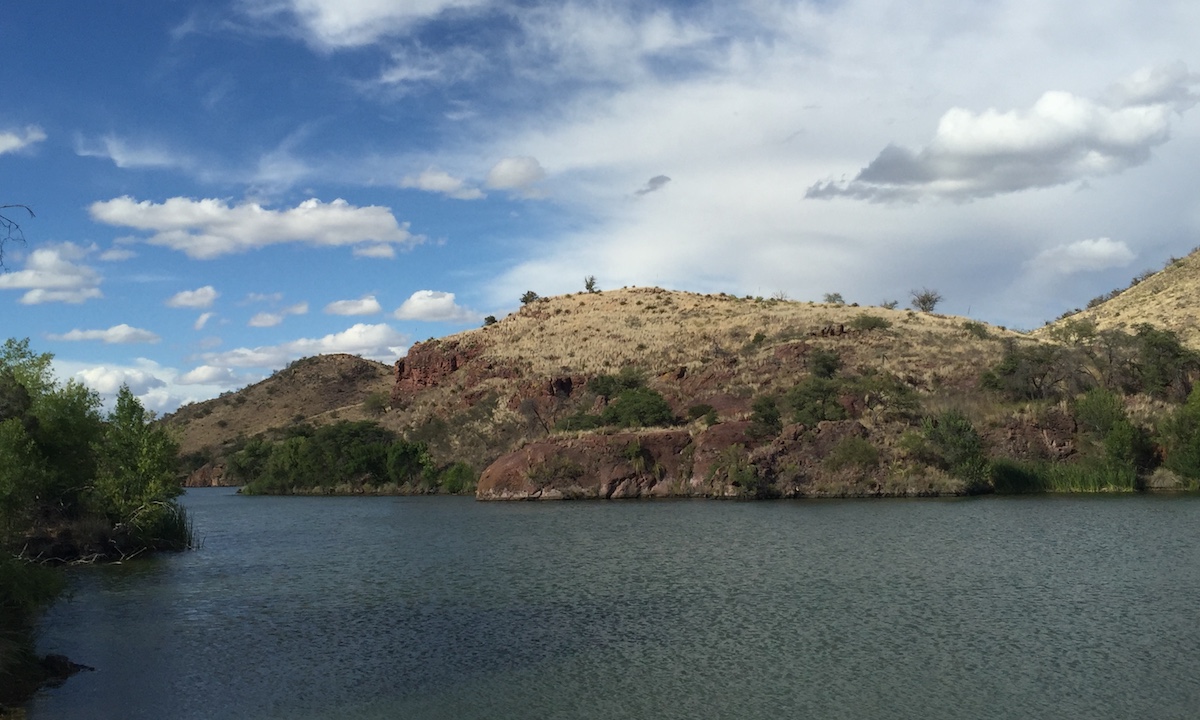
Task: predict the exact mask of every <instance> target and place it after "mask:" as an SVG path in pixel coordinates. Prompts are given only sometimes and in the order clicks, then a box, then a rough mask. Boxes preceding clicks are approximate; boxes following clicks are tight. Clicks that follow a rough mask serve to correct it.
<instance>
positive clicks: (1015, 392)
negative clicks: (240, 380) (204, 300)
mask: <svg viewBox="0 0 1200 720" xmlns="http://www.w3.org/2000/svg"><path fill="white" fill-rule="evenodd" d="M1196 262H1197V259H1196V258H1195V257H1194V256H1193V257H1189V258H1187V259H1185V260H1183V261H1179V262H1177V263H1175V264H1172V265H1171V266H1169V267H1168V269H1167V270H1166V271H1164V272H1163V273H1160V274H1159V276H1163V277H1165V280H1161V283H1160V280H1159V276H1155V277H1151V278H1148V279H1145V280H1143V281H1142V282H1140V283H1139V284H1138V285H1137V286H1136V287H1135V288H1134V289H1133V290H1137V289H1139V288H1142V287H1147V288H1150V289H1154V288H1156V287H1158V286H1159V284H1161V285H1162V287H1161V289H1159V290H1158V291H1157V292H1156V293H1155V297H1161V298H1168V297H1177V296H1180V297H1182V295H1179V293H1185V292H1186V291H1185V290H1180V289H1178V288H1176V287H1175V285H1179V284H1180V283H1181V282H1183V280H1184V279H1185V275H1184V273H1183V272H1181V271H1180V270H1179V268H1183V269H1185V270H1190V269H1191V268H1192V267H1193V266H1194V264H1195V263H1196ZM1192 277H1194V274H1190V275H1187V276H1186V278H1192ZM1190 282H1194V280H1190ZM1133 290H1130V291H1127V293H1125V294H1123V295H1122V296H1120V297H1117V298H1115V299H1111V300H1109V301H1108V302H1110V303H1115V302H1118V301H1121V302H1126V301H1127V299H1126V298H1124V295H1128V294H1130V293H1132V292H1133ZM528 300H529V301H528V302H526V303H525V304H524V305H523V306H522V307H521V309H520V310H519V311H517V312H515V313H512V314H510V315H509V316H507V317H505V318H503V319H501V320H499V321H498V322H494V323H492V324H488V325H485V326H484V327H481V328H476V329H473V330H468V331H465V332H462V333H458V334H456V335H451V336H448V337H445V338H441V339H437V340H431V341H429V342H425V343H418V344H416V345H414V346H413V347H412V348H411V350H410V351H409V353H408V355H407V356H406V357H405V358H402V359H400V360H399V362H398V363H397V365H396V367H395V368H389V367H387V366H384V365H380V364H378V363H371V362H369V361H364V360H361V359H357V358H350V357H348V356H328V357H317V358H307V359H305V360H301V361H298V362H296V363H293V365H292V366H289V368H287V369H285V370H283V371H280V372H279V373H277V374H276V375H275V376H274V377H272V378H270V379H268V380H266V381H263V382H262V383H258V384H257V385H253V386H250V387H248V388H246V389H243V390H241V391H239V392H237V393H232V394H228V395H227V396H224V397H222V398H217V399H214V400H210V401H207V402H205V403H198V404H195V405H192V406H188V407H185V408H182V409H181V410H180V411H179V412H178V413H176V414H175V415H174V416H171V417H169V418H167V422H168V423H169V424H171V425H173V426H175V427H176V428H177V429H178V431H179V433H180V436H181V438H182V440H181V443H182V446H183V449H184V451H185V453H187V454H189V457H190V461H191V465H192V466H193V467H195V466H199V465H201V464H202V463H203V462H204V461H211V464H210V465H209V466H208V467H206V468H205V472H202V473H200V474H198V475H197V476H196V478H198V481H199V482H201V483H207V482H210V481H212V480H213V479H214V478H215V479H216V480H217V481H220V480H221V479H222V477H224V479H225V481H244V480H248V479H253V478H252V477H249V476H255V477H257V476H261V475H263V474H264V473H266V474H270V473H269V472H268V471H267V468H268V465H269V462H268V461H269V460H270V459H271V453H272V451H273V448H275V447H276V446H277V445H279V443H280V442H285V441H286V442H288V443H290V445H289V448H290V449H289V450H288V452H289V453H291V455H289V456H288V457H287V458H284V457H283V454H282V453H276V455H275V457H274V461H273V462H274V463H275V464H274V465H273V466H271V467H274V468H275V471H274V472H275V475H274V476H273V477H274V480H273V481H272V482H273V483H274V484H268V485H269V487H266V489H267V490H268V491H273V492H280V491H283V492H287V491H297V492H330V491H335V492H363V491H366V492H374V491H384V492H423V491H433V490H437V489H439V486H440V489H441V490H443V491H444V490H446V489H447V487H453V489H456V490H460V489H463V488H469V487H472V486H473V481H474V480H475V479H476V478H480V484H479V486H478V492H479V496H480V497H486V498H510V497H511V498H519V497H573V496H581V497H591V496H601V497H620V496H648V495H703V496H732V495H736V496H746V495H748V496H760V497H761V496H779V495H783V496H806V495H913V494H942V493H967V492H987V491H992V490H1009V491H1020V490H1037V489H1075V490H1084V489H1110V490H1128V489H1134V488H1135V487H1143V486H1145V485H1147V484H1150V485H1162V486H1171V487H1176V486H1189V484H1192V480H1190V479H1189V478H1188V477H1187V476H1186V473H1181V472H1180V469H1181V468H1183V467H1184V466H1183V465H1182V464H1181V463H1182V460H1180V458H1182V457H1184V455H1185V454H1186V453H1183V451H1182V450H1180V449H1179V448H1180V447H1181V443H1182V444H1184V445H1186V441H1187V438H1185V437H1183V435H1186V433H1185V432H1184V431H1183V430H1179V429H1178V428H1177V427H1176V426H1177V425H1178V424H1179V422H1182V421H1179V422H1176V415H1178V414H1180V413H1182V412H1183V411H1182V410H1180V409H1179V408H1180V407H1182V406H1181V403H1182V402H1183V401H1184V400H1185V399H1186V398H1187V396H1188V390H1189V389H1190V386H1191V382H1192V379H1193V376H1194V375H1195V369H1196V367H1197V365H1196V362H1195V357H1194V355H1192V354H1191V351H1190V350H1188V349H1187V348H1186V347H1185V346H1184V345H1181V344H1180V343H1179V342H1178V341H1177V339H1176V336H1175V335H1173V334H1172V333H1171V332H1165V331H1163V330H1161V329H1160V330H1154V329H1153V328H1147V327H1141V328H1140V329H1139V324H1138V323H1132V320H1133V319H1134V318H1135V314H1134V311H1133V310H1131V309H1126V310H1121V311H1119V312H1120V317H1123V318H1125V321H1126V322H1127V323H1132V324H1128V325H1127V326H1126V328H1125V329H1124V330H1111V331H1110V330H1106V328H1105V326H1104V325H1102V323H1101V322H1100V321H1099V320H1096V321H1092V320H1091V318H1090V316H1085V315H1083V314H1081V315H1078V316H1075V317H1072V318H1068V319H1066V320H1064V321H1061V322H1060V323H1058V324H1056V325H1055V326H1052V327H1049V328H1047V329H1044V330H1043V331H1039V332H1038V333H1034V334H1031V335H1023V334H1020V333H1015V332H1012V331H1008V330H1006V329H1004V328H1000V327H994V326H990V325H987V324H986V323H982V322H978V321H974V320H970V319H967V318H962V317H952V316H944V315H938V314H935V313H932V312H917V311H914V310H899V309H885V308H879V307H856V306H847V305H842V304H821V303H811V302H793V301H788V300H784V299H764V298H753V297H742V298H738V297H733V296H729V295H724V294H717V295H701V294H696V293H688V292H680V291H668V290H663V289H659V288H625V289H620V290H610V291H604V292H581V293H577V294H573V295H563V296H558V297H551V298H536V299H535V298H532V297H530V298H528ZM1136 306H1137V304H1136V303H1133V304H1132V305H1129V306H1128V307H1136ZM1105 307H1106V304H1105V305H1101V306H1100V307H1098V308H1093V310H1094V311H1096V312H1097V313H1098V314H1099V313H1101V312H1103V311H1104V310H1105ZM1188 310H1190V308H1188V307H1178V306H1176V307H1175V311H1176V312H1175V314H1174V315H1172V314H1171V313H1165V311H1164V313H1159V314H1157V315H1154V316H1153V317H1150V316H1147V318H1148V319H1158V320H1160V321H1162V323H1161V324H1166V325H1168V327H1171V328H1172V329H1173V328H1180V329H1185V328H1186V327H1188V326H1189V323H1191V326H1193V327H1194V325H1195V317H1194V316H1193V317H1190V318H1185V317H1182V316H1183V315H1186V314H1187V313H1186V312H1185V311H1188ZM1156 312H1157V311H1156ZM1176 315H1177V316H1181V317H1176ZM1193 315H1194V313H1193ZM1102 317H1108V316H1107V315H1104V316H1102ZM1136 317H1141V316H1136ZM1161 324H1160V327H1161ZM1097 413H1099V416H1097ZM350 422H363V423H370V425H366V424H364V425H360V426H350V425H348V424H347V423H350ZM1172 423H1174V424H1172ZM335 426H337V427H336V428H335ZM374 426H380V427H382V428H383V429H384V430H385V431H387V433H390V434H392V435H393V436H394V437H395V438H397V439H398V442H399V445H397V446H396V447H395V448H393V449H392V450H391V451H390V452H391V456H389V455H388V452H389V450H388V449H387V447H385V446H387V445H388V443H389V441H388V440H387V438H386V437H379V436H371V437H370V438H367V435H363V438H364V439H363V441H362V442H363V443H368V444H370V443H374V445H373V447H375V449H374V450H371V451H367V450H363V451H362V454H361V455H362V456H361V457H359V458H358V459H357V460H355V461H353V462H350V461H346V460H337V459H336V458H333V457H332V455H331V453H332V454H336V453H334V452H333V451H332V450H331V449H330V448H333V447H335V446H345V445H347V443H349V444H354V443H355V442H358V441H357V440H355V437H356V435H355V433H366V432H367V431H366V430H365V428H367V427H374ZM356 427H357V428H358V429H355V428H356ZM320 428H328V429H325V430H322V429H320ZM1114 428H1115V429H1114ZM1172 433H1174V434H1173V435H1172ZM1180 433H1183V435H1181V434H1180ZM1188 437H1190V436H1188ZM289 438H290V439H289ZM247 447H248V448H249V449H247ZM364 447H365V445H364ZM321 448H324V449H321ZM319 449H320V452H319V453H318V450H319ZM304 452H308V453H310V456H311V457H313V458H315V457H318V456H319V457H321V458H325V459H323V460H321V461H320V462H322V463H324V462H328V463H334V464H335V465H336V464H337V463H341V465H339V467H344V466H346V464H347V463H349V466H350V467H352V468H354V470H353V471H346V472H348V473H350V474H346V475H345V476H344V477H341V478H340V479H337V480H322V479H320V478H315V477H314V478H312V479H310V480H306V481H293V480H290V479H288V478H289V477H290V476H287V475H285V474H281V473H283V470H282V469H281V468H284V467H289V466H288V465H287V462H290V463H292V464H293V465H292V466H294V467H297V468H303V467H305V466H306V464H305V463H306V461H304V460H303V458H304V457H309V456H304V455H303V453H304ZM312 453H317V454H315V455H314V454H312ZM372 453H374V454H372ZM1172 453H1173V454H1174V460H1170V459H1169V457H1168V456H1169V455H1170V454H1172ZM371 458H375V459H374V460H372V459H371ZM230 459H232V460H233V462H232V464H230V463H229V462H228V461H229V460H230ZM284 460H286V461H287V462H284ZM314 462H315V461H314ZM281 463H282V464H281ZM355 463H357V464H355ZM372 463H374V464H372ZM309 464H311V462H309ZM1165 465H1169V466H1171V467H1172V468H1174V469H1173V470H1172V469H1164V466H1165ZM330 467H332V466H330ZM450 468H453V473H451V474H452V475H453V483H452V484H449V485H448V484H443V480H444V478H445V477H446V475H445V473H446V472H447V471H448V470H449V469H450ZM355 473H356V474H355ZM327 474H328V473H327ZM238 475H241V477H236V476H238ZM439 478H442V479H439ZM288 483H291V485H288Z"/></svg>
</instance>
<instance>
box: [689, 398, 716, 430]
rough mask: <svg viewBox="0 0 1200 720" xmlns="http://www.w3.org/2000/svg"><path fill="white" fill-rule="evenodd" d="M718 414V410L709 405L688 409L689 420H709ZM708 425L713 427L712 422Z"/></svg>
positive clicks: (703, 404)
mask: <svg viewBox="0 0 1200 720" xmlns="http://www.w3.org/2000/svg"><path fill="white" fill-rule="evenodd" d="M716 412H717V411H716V409H715V408H713V406H712V405H709V404H708V403H700V404H698V405H692V406H690V407H688V409H687V414H688V420H699V419H700V418H708V417H709V416H714V417H715V415H716ZM708 424H709V425H712V423H711V422H710V423H708Z"/></svg>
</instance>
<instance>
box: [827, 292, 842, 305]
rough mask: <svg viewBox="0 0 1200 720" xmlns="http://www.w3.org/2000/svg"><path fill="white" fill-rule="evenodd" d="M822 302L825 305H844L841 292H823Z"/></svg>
mask: <svg viewBox="0 0 1200 720" xmlns="http://www.w3.org/2000/svg"><path fill="white" fill-rule="evenodd" d="M823 302H824V303H825V304H826V305H845V304H846V301H845V300H844V299H843V298H842V294H841V293H836V292H835V293H825V298H824V300H823Z"/></svg>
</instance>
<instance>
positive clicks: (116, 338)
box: [47, 323, 162, 345]
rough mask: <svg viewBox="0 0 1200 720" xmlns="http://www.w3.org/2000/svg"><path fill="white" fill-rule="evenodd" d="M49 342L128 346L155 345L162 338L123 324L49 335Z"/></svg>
mask: <svg viewBox="0 0 1200 720" xmlns="http://www.w3.org/2000/svg"><path fill="white" fill-rule="evenodd" d="M47 337H49V338H50V339H51V340H64V341H68V342H77V341H82V340H99V341H101V342H103V343H105V344H108V345H117V344H121V345H124V344H128V343H156V342H158V341H159V340H161V339H162V338H160V337H159V336H158V335H156V334H154V333H152V332H150V331H149V330H143V329H141V328H135V327H131V326H129V325H126V324H125V323H121V324H120V325H113V326H112V327H110V328H108V329H107V330H78V329H76V330H72V331H70V332H67V333H63V334H61V335H55V334H50V335H48V336H47Z"/></svg>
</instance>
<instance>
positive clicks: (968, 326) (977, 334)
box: [962, 320, 988, 340]
mask: <svg viewBox="0 0 1200 720" xmlns="http://www.w3.org/2000/svg"><path fill="white" fill-rule="evenodd" d="M962 327H963V330H965V331H966V332H967V334H968V335H970V336H971V337H973V338H977V339H979V340H986V339H987V337H988V329H987V325H984V324H983V323H981V322H976V321H974V320H967V321H966V322H964V323H963V324H962Z"/></svg>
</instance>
